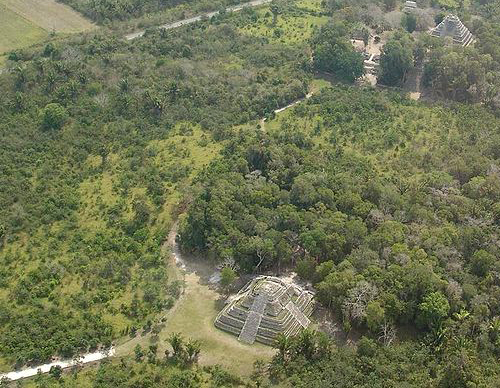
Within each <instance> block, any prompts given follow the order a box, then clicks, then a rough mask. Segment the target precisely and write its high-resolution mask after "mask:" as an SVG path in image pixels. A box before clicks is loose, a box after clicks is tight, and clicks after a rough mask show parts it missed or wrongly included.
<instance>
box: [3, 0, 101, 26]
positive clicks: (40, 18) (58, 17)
mask: <svg viewBox="0 0 500 388" xmlns="http://www.w3.org/2000/svg"><path fill="white" fill-rule="evenodd" d="M0 2H1V3H3V4H4V5H5V6H6V7H7V8H9V9H10V10H11V11H13V12H15V13H17V14H18V15H20V16H22V17H23V18H25V19H26V20H28V21H30V22H31V23H33V24H34V25H36V26H38V27H41V28H43V29H44V30H46V31H55V32H81V31H85V30H89V29H91V28H93V26H94V25H93V24H92V23H91V22H90V21H88V20H87V19H85V18H84V17H83V16H82V15H80V14H79V13H77V12H75V11H74V10H72V9H71V8H70V7H68V6H66V5H64V4H61V3H57V2H56V1H55V0H23V1H19V0H0Z"/></svg>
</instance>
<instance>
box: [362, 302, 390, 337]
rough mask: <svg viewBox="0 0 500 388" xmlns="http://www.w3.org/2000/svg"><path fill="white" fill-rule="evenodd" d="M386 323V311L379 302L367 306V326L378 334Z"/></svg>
mask: <svg viewBox="0 0 500 388" xmlns="http://www.w3.org/2000/svg"><path fill="white" fill-rule="evenodd" d="M384 321H385V310H384V308H383V307H382V306H381V305H380V302H379V301H377V300H372V301H371V302H369V303H368V304H367V305H366V326H368V328H369V329H370V330H371V331H372V332H376V331H377V330H379V329H380V326H381V325H382V324H383V323H384Z"/></svg>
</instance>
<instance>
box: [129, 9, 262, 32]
mask: <svg viewBox="0 0 500 388" xmlns="http://www.w3.org/2000/svg"><path fill="white" fill-rule="evenodd" d="M270 2H271V0H254V1H250V2H248V3H244V4H240V5H233V6H231V7H227V8H226V12H238V11H241V10H242V9H243V8H245V7H257V6H259V5H263V4H267V3H270ZM218 14H219V11H213V12H206V13H203V14H201V15H198V16H193V17H191V18H187V19H183V20H178V21H176V22H172V23H167V24H163V25H161V26H158V28H163V29H165V30H171V29H173V28H178V27H181V26H185V25H186V24H192V23H196V22H198V21H200V20H202V19H210V18H212V17H214V16H215V15H218ZM144 33H145V30H142V31H137V32H133V33H131V34H128V35H125V39H127V40H132V39H136V38H140V37H141V36H143V35H144Z"/></svg>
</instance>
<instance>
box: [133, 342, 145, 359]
mask: <svg viewBox="0 0 500 388" xmlns="http://www.w3.org/2000/svg"><path fill="white" fill-rule="evenodd" d="M134 355H135V361H137V362H139V361H141V360H142V358H143V357H144V352H143V351H142V346H141V345H139V344H137V345H135V348H134Z"/></svg>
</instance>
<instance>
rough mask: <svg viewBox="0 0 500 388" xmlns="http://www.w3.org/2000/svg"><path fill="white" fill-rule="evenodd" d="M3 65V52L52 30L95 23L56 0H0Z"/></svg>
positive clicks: (0, 59) (86, 27)
mask: <svg viewBox="0 0 500 388" xmlns="http://www.w3.org/2000/svg"><path fill="white" fill-rule="evenodd" d="M0 26H1V28H0V65H2V62H3V61H4V60H5V56H2V55H3V54H5V53H7V52H9V51H11V50H15V49H19V48H23V47H27V46H30V45H32V44H35V43H39V42H41V41H43V40H44V39H46V38H47V37H48V36H49V33H51V32H56V33H76V32H81V31H87V30H90V29H92V28H94V27H95V25H94V24H92V23H91V22H90V21H88V20H87V19H85V18H84V17H83V16H82V15H80V14H79V13H77V12H75V11H74V10H72V9H71V8H70V7H68V6H66V5H63V4H60V3H57V2H56V1H55V0H23V1H19V0H0Z"/></svg>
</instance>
